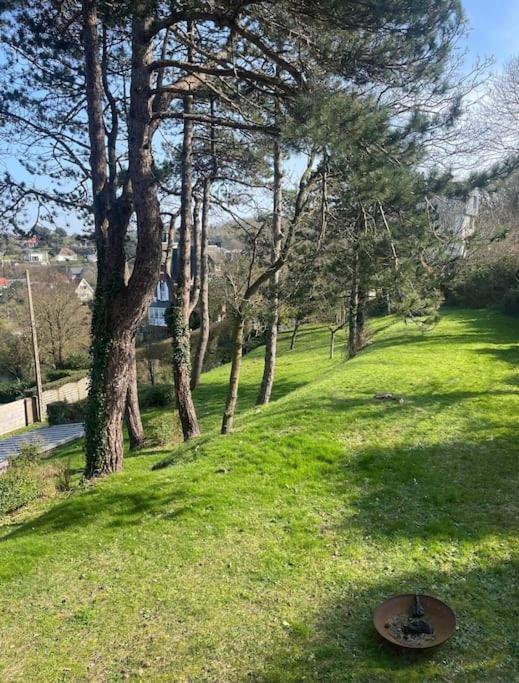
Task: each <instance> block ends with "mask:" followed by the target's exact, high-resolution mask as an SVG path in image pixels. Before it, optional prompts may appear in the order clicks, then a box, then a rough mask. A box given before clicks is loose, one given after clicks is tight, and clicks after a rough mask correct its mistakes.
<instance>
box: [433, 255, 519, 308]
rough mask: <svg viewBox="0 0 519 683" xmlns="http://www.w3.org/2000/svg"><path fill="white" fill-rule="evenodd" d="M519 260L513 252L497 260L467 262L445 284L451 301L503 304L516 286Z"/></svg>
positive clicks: (474, 304) (481, 305)
mask: <svg viewBox="0 0 519 683" xmlns="http://www.w3.org/2000/svg"><path fill="white" fill-rule="evenodd" d="M518 270H519V263H518V262H517V260H516V258H515V257H514V256H513V255H509V256H508V257H506V258H502V259H499V260H497V261H491V262H485V263H476V264H467V265H466V267H465V268H463V269H462V270H461V271H460V272H459V273H458V274H457V275H456V277H455V278H454V280H453V281H452V282H451V283H449V285H448V286H447V287H446V300H447V303H448V304H451V305H458V306H467V307H468V308H487V307H491V306H501V305H502V302H503V299H504V298H505V297H506V296H507V293H508V292H509V291H510V290H512V289H515V288H516V287H517V272H518Z"/></svg>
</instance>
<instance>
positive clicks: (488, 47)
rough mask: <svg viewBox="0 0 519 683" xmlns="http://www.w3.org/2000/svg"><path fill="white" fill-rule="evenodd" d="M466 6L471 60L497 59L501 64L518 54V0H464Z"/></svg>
mask: <svg viewBox="0 0 519 683" xmlns="http://www.w3.org/2000/svg"><path fill="white" fill-rule="evenodd" d="M463 5H464V7H465V13H466V15H467V18H468V20H469V23H470V26H471V27H470V34H469V37H468V49H469V52H470V55H471V56H472V57H477V56H480V57H490V56H495V58H496V62H497V64H502V63H503V62H506V61H507V60H508V59H510V58H511V57H513V56H514V55H518V54H519V0H463Z"/></svg>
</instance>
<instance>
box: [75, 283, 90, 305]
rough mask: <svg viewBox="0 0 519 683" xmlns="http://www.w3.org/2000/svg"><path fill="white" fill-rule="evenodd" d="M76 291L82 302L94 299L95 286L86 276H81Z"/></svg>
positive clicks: (86, 302)
mask: <svg viewBox="0 0 519 683" xmlns="http://www.w3.org/2000/svg"><path fill="white" fill-rule="evenodd" d="M74 291H75V293H76V296H77V298H78V299H79V300H80V301H81V303H82V304H88V303H90V302H91V301H93V299H94V288H93V287H92V285H91V284H90V283H88V282H87V281H86V280H85V278H84V277H83V278H81V280H80V281H79V284H78V286H77V287H76V289H75V290H74Z"/></svg>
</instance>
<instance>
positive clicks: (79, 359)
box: [63, 353, 90, 370]
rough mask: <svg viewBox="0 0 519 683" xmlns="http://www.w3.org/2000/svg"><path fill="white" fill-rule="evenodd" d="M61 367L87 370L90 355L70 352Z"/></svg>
mask: <svg viewBox="0 0 519 683" xmlns="http://www.w3.org/2000/svg"><path fill="white" fill-rule="evenodd" d="M63 367H64V368H66V369H67V370H88V369H89V368H90V357H89V355H88V353H71V354H70V356H68V357H67V358H66V359H65V362H64V363H63Z"/></svg>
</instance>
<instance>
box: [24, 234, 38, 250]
mask: <svg viewBox="0 0 519 683" xmlns="http://www.w3.org/2000/svg"><path fill="white" fill-rule="evenodd" d="M39 243H40V241H39V239H38V238H37V237H36V236H35V235H33V236H32V237H27V238H26V239H24V240H23V242H22V244H23V246H24V247H27V249H35V248H36V247H37V246H38V244H39Z"/></svg>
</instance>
